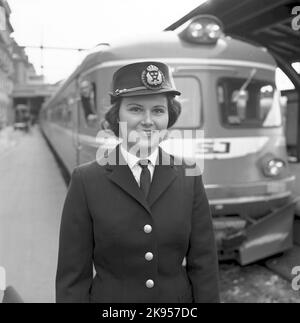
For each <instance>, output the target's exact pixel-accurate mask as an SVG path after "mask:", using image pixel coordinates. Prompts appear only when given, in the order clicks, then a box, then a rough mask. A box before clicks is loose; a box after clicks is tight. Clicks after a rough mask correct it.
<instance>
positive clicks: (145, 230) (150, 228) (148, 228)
mask: <svg viewBox="0 0 300 323" xmlns="http://www.w3.org/2000/svg"><path fill="white" fill-rule="evenodd" d="M151 231H152V227H151V225H150V224H146V225H145V226H144V232H145V233H150V232H151Z"/></svg>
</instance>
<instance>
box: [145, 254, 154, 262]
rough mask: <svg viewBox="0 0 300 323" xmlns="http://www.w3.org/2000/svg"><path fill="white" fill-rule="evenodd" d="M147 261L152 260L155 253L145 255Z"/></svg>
mask: <svg viewBox="0 0 300 323" xmlns="http://www.w3.org/2000/svg"><path fill="white" fill-rule="evenodd" d="M145 259H146V260H148V261H150V260H152V259H153V253H152V252H147V253H146V254H145Z"/></svg>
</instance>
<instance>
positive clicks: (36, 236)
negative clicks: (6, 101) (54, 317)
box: [0, 127, 66, 302]
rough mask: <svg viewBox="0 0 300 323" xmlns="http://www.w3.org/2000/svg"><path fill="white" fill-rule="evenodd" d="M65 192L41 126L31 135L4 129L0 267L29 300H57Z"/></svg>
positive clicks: (0, 140)
mask: <svg viewBox="0 0 300 323" xmlns="http://www.w3.org/2000/svg"><path fill="white" fill-rule="evenodd" d="M65 193H66V185H65V183H64V181H63V178H62V176H61V174H60V170H59V168H58V166H57V163H56V161H55V159H54V157H53V155H52V153H51V151H50V150H49V148H48V146H47V145H46V142H45V140H44V138H43V137H42V135H41V133H40V131H39V129H38V128H37V127H33V128H32V129H31V131H30V132H29V133H24V132H21V131H14V130H13V129H12V128H6V129H4V130H1V132H0V266H2V267H3V268H5V270H6V285H7V286H13V287H14V288H15V289H16V290H17V291H18V293H19V294H20V295H21V297H22V298H23V300H24V301H25V302H54V300H55V295H54V290H55V289H54V280H55V279H54V278H55V271H56V264H57V248H58V234H59V224H60V213H61V209H62V204H63V200H64V197H65ZM0 297H1V294H0ZM0 302H1V299H0Z"/></svg>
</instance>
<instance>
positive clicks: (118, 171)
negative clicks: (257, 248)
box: [105, 146, 151, 213]
mask: <svg viewBox="0 0 300 323" xmlns="http://www.w3.org/2000/svg"><path fill="white" fill-rule="evenodd" d="M106 160H107V164H106V165H105V168H106V170H107V176H108V178H109V179H110V180H111V181H113V182H114V183H115V184H117V185H118V186H119V187H120V188H121V189H123V190H124V191H125V192H126V193H128V194H129V195H130V196H132V197H133V198H134V199H135V200H136V201H137V202H139V203H140V204H141V205H142V206H143V207H144V208H145V209H146V210H147V211H148V212H149V213H151V211H150V209H149V204H148V202H147V200H146V198H145V196H144V194H143V192H142V191H141V189H140V188H139V186H138V184H137V182H136V180H135V178H134V176H133V174H132V172H131V170H130V168H129V167H128V165H127V164H126V162H125V160H124V158H123V156H122V153H121V152H120V149H119V146H117V147H116V149H114V150H113V151H112V152H111V153H110V154H109V156H108V157H107V159H106Z"/></svg>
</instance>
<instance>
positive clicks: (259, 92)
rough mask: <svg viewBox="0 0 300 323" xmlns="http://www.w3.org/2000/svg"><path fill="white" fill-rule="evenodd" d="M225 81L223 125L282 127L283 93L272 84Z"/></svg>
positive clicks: (222, 87) (220, 96) (221, 103)
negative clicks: (281, 106) (280, 97)
mask: <svg viewBox="0 0 300 323" xmlns="http://www.w3.org/2000/svg"><path fill="white" fill-rule="evenodd" d="M245 81H246V79H240V78H223V79H221V80H220V81H219V84H218V87H217V96H218V102H219V106H220V108H221V115H222V121H223V124H225V125H227V126H233V127H244V128H247V127H254V128H262V127H277V126H280V125H281V111H280V100H279V92H278V91H277V90H276V88H275V85H274V84H272V83H270V82H269V81H263V80H256V79H253V80H252V81H251V82H250V83H249V84H248V85H247V86H245V85H244V84H245Z"/></svg>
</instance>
